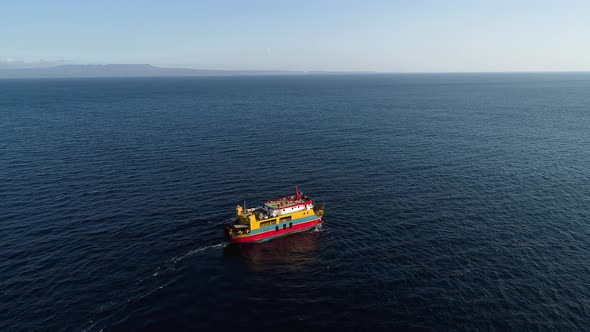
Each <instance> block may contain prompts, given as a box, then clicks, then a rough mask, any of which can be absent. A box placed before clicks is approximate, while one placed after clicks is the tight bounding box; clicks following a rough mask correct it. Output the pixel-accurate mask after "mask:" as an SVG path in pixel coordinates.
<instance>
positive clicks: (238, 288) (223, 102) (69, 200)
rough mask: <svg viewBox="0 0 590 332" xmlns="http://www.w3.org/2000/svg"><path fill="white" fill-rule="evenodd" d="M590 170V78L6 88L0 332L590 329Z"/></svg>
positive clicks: (313, 79) (0, 153) (0, 109)
mask: <svg viewBox="0 0 590 332" xmlns="http://www.w3.org/2000/svg"><path fill="white" fill-rule="evenodd" d="M589 165H590V74H588V73H536V74H524V73H514V74H508V73H507V74H391V75H385V74H383V75H324V76H322V75H303V76H274V77H272V76H267V77H263V76H261V77H201V78H120V79H39V80H28V79H26V80H25V79H23V80H0V298H1V301H0V330H2V331H20V330H22V331H34V330H51V331H59V330H63V331H79V330H84V331H132V330H137V331H181V330H199V331H207V330H235V329H241V330H253V331H270V330H274V331H276V330H279V329H280V330H304V329H306V330H310V331H313V330H334V331H338V330H357V331H376V330H384V331H390V330H417V331H422V330H423V331H428V330H517V331H520V330H563V331H573V330H580V331H583V330H588V329H589V328H590V282H588V276H589V275H590V226H589V222H590V167H589ZM295 185H298V186H299V188H300V190H301V191H302V192H303V193H305V194H307V195H309V196H311V197H312V198H314V199H315V200H316V201H321V202H324V203H325V206H326V213H325V216H324V222H323V225H322V227H321V228H319V229H316V230H314V231H312V232H308V233H302V234H298V235H293V236H289V237H285V238H280V239H277V240H273V241H270V242H266V243H262V244H257V245H251V246H242V247H239V246H233V245H228V243H227V242H226V240H225V239H224V238H223V230H222V224H223V223H224V221H226V220H227V219H228V218H231V217H232V216H233V213H234V207H235V205H236V204H239V203H241V202H242V201H244V200H246V202H247V204H248V206H255V205H257V204H261V203H262V202H263V201H265V200H266V199H269V198H272V197H275V196H284V195H286V194H289V193H291V192H293V190H294V189H293V188H294V186H295Z"/></svg>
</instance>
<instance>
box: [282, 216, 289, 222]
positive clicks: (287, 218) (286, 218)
mask: <svg viewBox="0 0 590 332" xmlns="http://www.w3.org/2000/svg"><path fill="white" fill-rule="evenodd" d="M289 220H291V216H288V217H283V218H281V219H279V222H285V221H289Z"/></svg>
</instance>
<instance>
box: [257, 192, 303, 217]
mask: <svg viewBox="0 0 590 332" xmlns="http://www.w3.org/2000/svg"><path fill="white" fill-rule="evenodd" d="M264 206H265V207H267V208H268V209H269V210H270V214H271V215H272V216H278V215H281V214H287V213H292V212H296V211H303V210H309V209H311V208H313V201H312V200H311V199H309V198H308V197H307V196H305V195H303V194H301V193H296V194H295V195H291V196H286V197H279V198H277V199H274V200H268V201H266V203H264Z"/></svg>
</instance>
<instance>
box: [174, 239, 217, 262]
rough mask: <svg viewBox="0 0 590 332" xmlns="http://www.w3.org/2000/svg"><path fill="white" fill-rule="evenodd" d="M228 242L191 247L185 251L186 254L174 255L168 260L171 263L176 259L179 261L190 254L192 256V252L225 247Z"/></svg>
mask: <svg viewBox="0 0 590 332" xmlns="http://www.w3.org/2000/svg"><path fill="white" fill-rule="evenodd" d="M228 244H229V243H228V242H223V243H218V244H212V245H210V246H205V247H201V248H197V249H193V250H191V251H189V252H187V253H186V254H184V255H181V256H176V257H174V258H172V259H171V260H170V262H172V263H177V262H178V261H180V260H182V259H185V258H187V257H190V256H192V255H194V254H196V253H199V252H201V251H204V250H207V249H213V248H225V247H227V245H228Z"/></svg>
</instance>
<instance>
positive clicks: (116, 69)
mask: <svg viewBox="0 0 590 332" xmlns="http://www.w3.org/2000/svg"><path fill="white" fill-rule="evenodd" d="M351 73H357V74H363V73H365V74H366V73H369V72H327V71H322V72H304V71H280V70H210V69H191V68H161V67H155V66H152V65H149V64H108V65H60V66H54V67H40V68H18V69H13V68H11V69H0V78H65V77H167V76H168V77H174V76H255V75H306V74H351Z"/></svg>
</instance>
